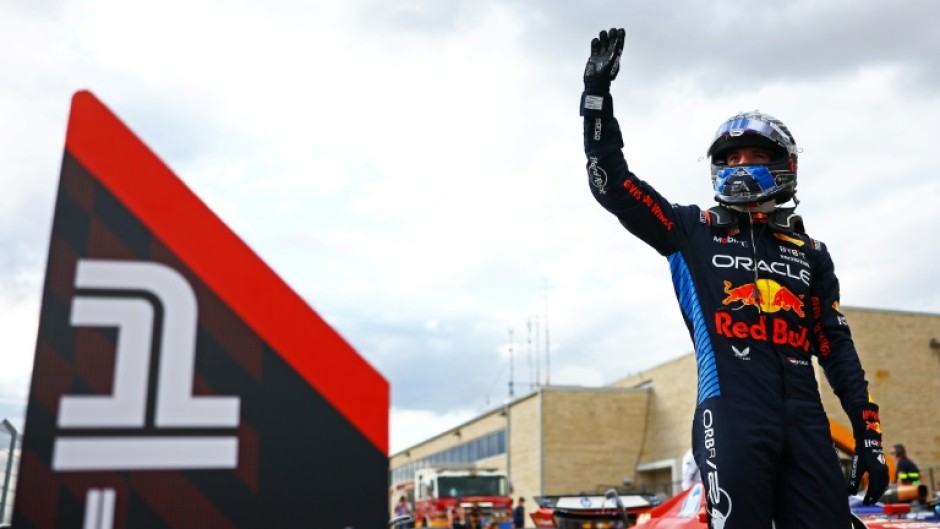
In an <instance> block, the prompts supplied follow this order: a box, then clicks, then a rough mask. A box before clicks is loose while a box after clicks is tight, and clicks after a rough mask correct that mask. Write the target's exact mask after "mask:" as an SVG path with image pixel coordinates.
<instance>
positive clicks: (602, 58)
mask: <svg viewBox="0 0 940 529" xmlns="http://www.w3.org/2000/svg"><path fill="white" fill-rule="evenodd" d="M624 36H625V32H624V30H623V28H620V29H617V28H610V31H609V32H608V31H601V32H600V34H599V35H598V36H597V37H596V38H595V39H594V40H592V41H591V56H590V57H588V61H587V65H585V67H584V94H583V95H582V96H581V115H582V116H589V117H593V116H611V115H613V112H614V109H613V100H612V99H611V97H610V82H611V81H613V80H614V79H615V78H616V77H617V73H619V72H620V55H621V54H622V53H623V40H624Z"/></svg>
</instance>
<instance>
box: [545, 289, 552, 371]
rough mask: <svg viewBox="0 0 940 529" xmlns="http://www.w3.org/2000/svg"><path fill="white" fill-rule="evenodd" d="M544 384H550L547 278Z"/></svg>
mask: <svg viewBox="0 0 940 529" xmlns="http://www.w3.org/2000/svg"><path fill="white" fill-rule="evenodd" d="M544 286H545V385H546V386H551V385H552V342H551V340H550V339H549V335H548V289H549V283H548V280H547V279H546V280H545V283H544Z"/></svg>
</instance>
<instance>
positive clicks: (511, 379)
mask: <svg viewBox="0 0 940 529" xmlns="http://www.w3.org/2000/svg"><path fill="white" fill-rule="evenodd" d="M513 345H515V342H513V340H512V328H511V327H510V329H509V400H512V397H513V388H512V385H513V376H514V372H513V361H512V357H513Z"/></svg>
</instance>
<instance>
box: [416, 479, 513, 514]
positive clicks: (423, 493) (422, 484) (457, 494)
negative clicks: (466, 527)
mask: <svg viewBox="0 0 940 529" xmlns="http://www.w3.org/2000/svg"><path fill="white" fill-rule="evenodd" d="M414 495H415V497H414V500H415V502H414V503H415V505H414V510H415V527H450V514H451V512H452V511H453V510H454V509H455V508H457V507H458V505H459V506H460V507H462V511H463V514H464V516H465V517H469V516H470V515H471V512H472V511H474V510H475V511H477V512H478V513H479V516H480V518H481V522H482V527H485V528H490V527H493V528H499V527H500V526H501V525H503V524H505V522H509V521H510V520H511V519H512V512H511V510H510V507H509V506H510V504H511V503H512V500H511V497H510V491H509V480H508V479H507V477H506V474H505V473H503V472H500V471H498V470H496V469H492V468H477V467H475V466H473V465H459V464H440V465H435V466H433V467H427V468H422V469H420V470H418V471H416V472H415V487H414Z"/></svg>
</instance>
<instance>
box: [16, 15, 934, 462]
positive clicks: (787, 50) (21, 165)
mask: <svg viewBox="0 0 940 529" xmlns="http://www.w3.org/2000/svg"><path fill="white" fill-rule="evenodd" d="M308 4H310V5H308ZM321 4H323V5H321ZM938 20H940V2H935V1H931V0H908V1H895V2H891V3H887V2H877V1H861V2H860V1H848V0H825V1H818V0H814V1H809V0H806V1H797V2H787V3H772V4H770V3H756V2H750V1H745V0H719V1H712V2H693V1H690V0H687V1H679V2H669V3H665V2H658V3H654V2H639V1H624V2H616V3H611V2H599V1H592V2H578V3H573V2H539V1H535V0H529V1H524V0H520V1H513V0H506V1H481V0H473V1H440V0H414V1H409V2H401V1H384V0H382V1H380V0H354V1H349V2H331V3H323V2H316V3H311V2H299V1H288V0H272V1H269V2H249V1H247V0H234V1H232V0H227V1H224V2H223V1H221V0H207V1H190V0H187V1H183V0H168V1H166V2H161V3H158V4H154V3H144V2H136V1H126V0H71V1H69V2H41V3H37V2H29V1H26V0H14V1H13V2H4V3H2V4H0V46H2V49H4V50H5V51H4V53H3V54H0V68H2V71H3V72H4V75H3V77H2V79H0V142H2V143H0V144H2V147H3V148H2V149H0V184H2V192H0V314H2V315H3V317H2V318H0V335H2V336H3V337H4V340H3V345H4V347H3V348H2V350H0V359H2V364H0V365H2V366H3V369H2V370H0V414H2V415H3V416H4V417H9V418H10V419H11V420H12V421H14V423H15V424H22V416H23V411H24V410H23V408H24V405H25V400H26V395H27V391H28V385H29V373H30V370H31V367H32V366H31V364H32V359H33V349H34V341H35V333H36V325H37V319H38V314H39V298H40V291H41V284H42V277H43V274H44V267H45V259H46V252H47V247H48V237H49V232H50V229H51V220H52V210H53V199H54V195H55V189H56V185H57V181H58V173H59V166H60V163H61V157H62V149H63V144H64V133H65V125H66V121H67V117H68V107H69V100H70V97H71V95H72V94H73V93H74V92H75V91H77V90H79V89H84V88H87V89H90V90H92V91H93V92H94V93H95V94H96V95H97V96H98V97H99V98H101V99H102V100H103V101H104V102H105V103H106V104H107V105H108V106H110V107H111V108H112V109H113V110H114V111H115V112H116V113H117V114H118V116H120V117H121V118H122V119H123V120H124V121H125V122H126V123H127V124H128V125H129V126H130V127H131V129H133V130H134V131H135V132H136V133H137V134H138V135H139V136H140V137H141V138H142V139H143V140H144V142H146V143H147V144H148V145H150V146H151V148H152V149H153V150H154V151H155V152H156V153H157V154H158V155H159V156H160V157H161V158H162V159H163V160H164V161H165V162H166V163H167V164H168V165H169V166H170V167H172V168H173V170H174V171H175V172H176V173H177V174H178V175H179V176H180V177H181V178H182V179H183V180H184V181H185V182H186V183H187V184H188V185H189V186H190V187H191V188H192V189H193V190H194V191H195V192H196V193H197V194H198V195H199V196H200V197H201V198H202V199H203V200H204V201H205V202H206V203H207V204H208V205H209V206H210V207H211V208H213V209H214V210H215V211H216V212H217V213H218V214H219V215H220V216H221V217H222V218H223V220H225V221H226V222H227V223H228V224H229V225H230V226H231V227H232V228H233V229H234V230H235V231H236V232H237V233H238V234H239V235H240V236H241V237H242V238H243V239H244V240H245V241H246V242H247V243H248V244H249V245H250V246H251V247H252V248H253V249H255V251H256V252H257V253H258V254H259V255H260V256H261V257H262V258H263V259H264V260H265V261H266V262H267V263H268V264H269V265H271V266H272V267H273V268H274V269H275V270H276V271H277V272H278V273H279V274H281V275H282V277H283V278H284V279H285V280H286V281H287V282H288V283H289V284H290V285H291V286H293V287H294V289H295V290H297V292H299V293H300V295H301V296H303V297H304V298H305V299H306V300H307V301H308V302H309V303H310V304H311V306H313V307H314V308H315V309H316V310H317V311H318V312H319V313H320V314H321V315H322V316H323V317H324V318H325V319H326V320H327V321H329V322H330V323H331V324H332V325H333V326H335V328H336V329H337V330H338V331H339V332H340V333H341V334H342V335H343V336H344V337H345V338H346V339H347V340H348V341H349V342H350V343H352V344H353V346H354V347H355V348H356V349H357V350H358V351H359V352H360V353H361V354H362V355H363V356H364V357H365V358H367V359H368V360H369V361H370V362H371V363H372V364H373V365H374V366H376V368H378V369H379V370H380V371H381V372H382V373H383V374H384V375H385V376H386V377H387V378H388V380H389V381H390V382H391V384H392V404H393V409H392V432H391V441H392V450H393V451H397V450H400V449H403V448H405V447H407V446H410V445H411V444H414V443H416V442H418V441H420V440H422V439H424V438H426V437H428V436H430V435H433V434H435V433H438V432H440V431H442V429H444V428H446V427H449V426H453V425H455V424H458V423H460V422H462V421H464V420H467V419H468V418H470V417H472V416H474V415H476V414H477V413H479V412H481V411H483V410H486V409H488V408H491V407H493V406H496V405H498V404H499V403H501V402H503V401H504V400H505V399H506V398H507V396H508V388H509V380H510V379H509V376H510V371H512V373H513V380H514V382H515V390H516V395H517V396H518V395H519V394H521V393H523V392H525V391H528V390H529V389H530V388H531V387H532V386H533V385H534V384H536V383H538V382H542V383H544V382H546V381H547V380H548V379H549V377H550V382H551V383H552V384H579V385H599V384H606V383H609V382H612V381H614V380H616V379H618V378H621V377H623V376H625V375H627V374H628V373H631V372H636V371H640V370H643V369H646V368H649V367H651V366H653V365H656V364H659V363H661V362H663V361H666V360H669V359H671V358H674V357H676V356H679V355H682V354H685V353H687V352H689V351H690V350H691V344H690V341H689V339H688V336H687V333H686V331H685V327H684V325H683V323H682V320H681V317H680V315H679V310H678V308H677V305H676V302H675V300H674V297H673V295H672V286H671V283H670V280H669V274H668V268H667V265H666V262H665V260H663V259H662V258H661V257H659V256H658V255H657V254H656V253H655V252H654V251H653V250H651V249H649V248H647V247H645V246H644V245H643V244H642V243H640V242H638V241H637V240H634V239H633V238H632V237H630V236H629V234H627V233H626V232H625V231H624V230H623V229H622V228H621V227H620V226H619V224H618V223H617V222H616V221H615V219H613V217H611V216H610V215H609V214H607V213H606V212H604V211H603V210H602V209H601V208H600V207H599V206H597V205H596V204H595V203H594V201H593V199H592V198H591V196H590V192H589V191H588V187H587V184H586V175H585V171H584V157H583V153H582V150H581V123H580V118H579V117H578V115H577V104H578V98H579V94H580V90H581V78H580V76H581V71H582V69H583V64H584V61H585V59H586V57H587V51H588V47H589V42H590V39H591V38H592V37H593V36H595V35H596V34H597V32H598V31H599V30H600V29H604V28H608V27H611V26H625V27H626V31H627V39H626V50H625V53H624V58H623V67H622V73H621V75H620V78H619V79H618V80H617V81H616V83H615V84H614V96H615V99H616V107H615V108H616V111H617V115H618V116H619V118H620V120H621V124H622V127H623V129H624V131H625V141H626V143H627V147H626V148H625V151H626V154H627V158H628V161H629V162H630V165H631V168H632V169H633V170H634V171H635V172H636V173H637V174H639V175H640V176H641V177H642V178H644V179H645V180H647V181H649V182H651V183H652V184H654V185H655V186H656V187H657V188H658V189H659V190H660V191H661V192H662V193H663V194H664V195H665V196H667V197H668V198H669V199H670V200H673V201H675V202H679V203H692V202H694V203H700V204H705V205H707V204H709V203H710V202H711V200H712V199H711V190H710V186H709V177H708V164H707V161H702V160H701V158H702V156H703V154H704V152H705V150H706V148H707V145H708V143H709V141H710V139H711V133H712V132H713V131H714V130H715V129H716V128H717V126H718V125H719V124H720V123H721V121H722V120H724V119H725V118H727V117H728V116H730V115H731V114H733V113H735V112H738V111H741V110H752V109H755V108H758V109H760V110H762V111H765V112H769V113H771V114H773V115H775V116H777V117H778V118H780V119H782V120H783V121H784V122H785V123H786V124H787V125H788V126H789V128H790V130H792V131H793V133H794V135H795V136H796V139H797V141H798V143H799V144H800V146H801V147H802V149H803V152H802V154H801V157H800V192H799V196H800V197H801V199H802V205H801V206H800V211H801V212H802V214H803V215H804V218H805V219H806V225H807V228H808V230H809V231H810V232H811V234H812V235H814V236H815V237H817V238H819V239H822V240H823V241H825V242H826V243H828V244H829V246H830V249H831V251H832V253H833V255H834V258H835V262H836V271H837V273H838V274H839V276H840V279H841V283H842V291H843V295H842V303H843V305H846V306H852V307H871V308H881V309H896V310H906V311H919V312H930V313H940V282H938V272H937V267H938V263H940V245H938V244H937V235H936V233H937V229H938V228H940V207H937V204H936V202H937V199H938V198H940V178H938V176H940V175H938V172H940V169H938V168H937V163H936V161H935V152H936V137H937V134H936V130H935V129H936V124H937V123H940V95H938V94H940V62H938V61H937V57H938V56H940V36H938V32H937V31H936V22H937V21H938ZM546 317H547V318H546ZM546 321H547V325H546ZM547 345H550V356H548V358H546V355H545V352H546V349H547V347H546V346H547ZM510 358H511V359H512V362H511V365H512V368H510ZM549 362H550V371H549V368H548V366H547V365H546V364H547V363H549ZM536 366H538V367H536ZM537 369H538V379H539V380H536V370H537ZM691 377H692V374H691V373H690V381H691ZM350 383H355V381H350Z"/></svg>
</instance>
